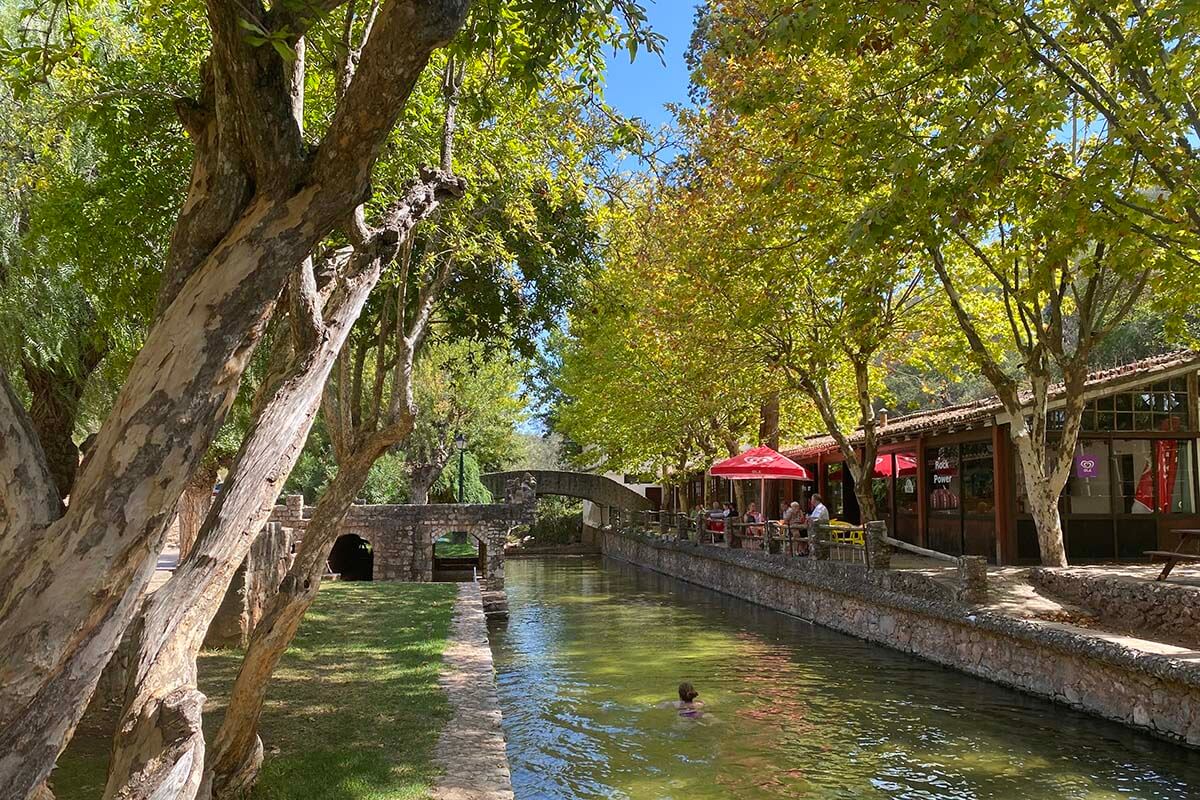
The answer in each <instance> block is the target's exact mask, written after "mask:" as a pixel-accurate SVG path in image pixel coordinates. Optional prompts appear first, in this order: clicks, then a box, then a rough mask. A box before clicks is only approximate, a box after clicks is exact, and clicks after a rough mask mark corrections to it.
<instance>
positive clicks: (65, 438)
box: [21, 346, 105, 499]
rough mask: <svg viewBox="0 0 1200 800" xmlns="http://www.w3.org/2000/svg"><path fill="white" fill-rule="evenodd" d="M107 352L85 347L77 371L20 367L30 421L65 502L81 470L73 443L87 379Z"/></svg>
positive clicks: (55, 366) (29, 365)
mask: <svg viewBox="0 0 1200 800" xmlns="http://www.w3.org/2000/svg"><path fill="white" fill-rule="evenodd" d="M104 350H105V348H103V347H99V346H88V347H85V348H84V351H83V352H82V353H81V354H80V356H79V361H78V363H77V364H76V365H75V368H74V369H71V368H70V367H69V366H68V365H67V364H63V363H61V362H55V363H54V364H52V365H48V366H38V365H35V364H32V363H29V362H26V363H24V364H22V366H21V372H22V374H23V376H24V378H25V386H26V387H27V388H28V389H29V418H30V419H31V420H32V421H33V430H34V432H35V433H36V434H37V438H38V441H39V442H41V445H42V451H43V452H44V453H45V454H46V462H47V464H48V465H49V467H50V474H51V475H52V476H53V477H54V483H55V486H57V487H58V494H59V496H60V497H62V498H63V499H66V497H67V495H69V494H70V493H71V488H72V487H73V486H74V485H75V473H76V471H77V469H78V467H79V448H78V447H77V446H76V445H75V439H74V436H75V420H76V418H77V417H78V416H79V401H80V399H81V398H82V397H83V390H84V388H85V387H86V386H87V380H88V377H89V376H90V375H91V374H92V373H93V372H94V371H95V370H96V367H97V366H98V365H99V364H100V360H101V359H102V358H103V357H104Z"/></svg>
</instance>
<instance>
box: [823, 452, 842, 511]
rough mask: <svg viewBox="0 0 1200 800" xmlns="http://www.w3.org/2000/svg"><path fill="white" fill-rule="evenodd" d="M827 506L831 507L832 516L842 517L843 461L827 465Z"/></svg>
mask: <svg viewBox="0 0 1200 800" xmlns="http://www.w3.org/2000/svg"><path fill="white" fill-rule="evenodd" d="M825 480H826V487H825V494H826V495H828V496H827V497H826V498H825V507H826V508H828V509H829V515H830V516H832V517H840V516H841V515H842V462H840V461H839V462H838V463H836V464H826V465H825Z"/></svg>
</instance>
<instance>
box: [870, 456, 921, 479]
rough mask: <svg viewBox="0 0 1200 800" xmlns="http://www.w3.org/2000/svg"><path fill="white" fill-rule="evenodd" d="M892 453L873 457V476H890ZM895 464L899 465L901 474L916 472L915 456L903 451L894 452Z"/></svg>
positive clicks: (913, 473)
mask: <svg viewBox="0 0 1200 800" xmlns="http://www.w3.org/2000/svg"><path fill="white" fill-rule="evenodd" d="M892 455H893V454H892V453H885V454H884V455H881V456H876V457H875V477H876V478H890V477H891V476H892V471H893V468H892ZM895 456H896V465H897V466H898V467H899V471H900V474H901V475H915V474H917V459H916V457H915V456H910V455H907V454H905V453H895Z"/></svg>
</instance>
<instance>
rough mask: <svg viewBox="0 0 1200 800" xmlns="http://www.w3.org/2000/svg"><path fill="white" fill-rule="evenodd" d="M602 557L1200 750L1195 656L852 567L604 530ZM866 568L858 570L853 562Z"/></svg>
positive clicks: (1199, 688) (1199, 692) (1198, 676)
mask: <svg viewBox="0 0 1200 800" xmlns="http://www.w3.org/2000/svg"><path fill="white" fill-rule="evenodd" d="M602 541H603V550H604V552H605V554H606V555H608V556H610V557H612V558H617V559H620V560H622V561H627V562H630V563H633V564H637V565H640V566H643V567H647V568H650V569H653V570H655V571H657V572H661V573H663V574H666V575H671V576H674V577H676V578H680V579H682V580H685V581H688V582H690V583H695V584H698V585H700V586H705V587H707V588H709V589H714V590H716V591H719V592H723V593H725V594H729V595H732V596H734V597H739V598H742V599H744V600H749V601H750V602H753V603H758V604H760V605H763V606H766V607H768V608H773V609H776V610H778V611H782V612H784V613H787V614H792V615H795V616H798V617H802V618H804V619H809V620H812V621H813V622H816V623H817V624H820V625H823V626H825V627H828V628H831V629H833V630H837V631H841V632H843V633H848V634H851V635H853V636H857V637H859V638H862V639H866V640H869V641H872V642H876V643H878V644H882V645H885V646H887V647H892V648H894V649H896V650H901V651H903V652H906V653H911V654H913V655H916V656H919V657H921V658H925V659H928V660H930V661H934V662H936V663H939V664H943V665H945V666H948V667H953V668H955V669H959V670H962V671H963V672H967V673H969V674H972V675H975V676H978V677H980V678H984V679H986V680H991V681H994V682H996V683H1000V684H1003V685H1005V686H1010V687H1012V688H1015V689H1020V690H1022V691H1025V692H1029V693H1030V694H1034V695H1037V696H1040V697H1044V698H1047V699H1050V700H1054V701H1056V702H1059V703H1062V704H1064V705H1069V706H1072V707H1074V708H1077V709H1080V710H1083V711H1088V712H1090V713H1093V714H1096V715H1099V716H1102V717H1106V718H1108V719H1111V720H1115V721H1117V722H1121V723H1124V724H1127V725H1130V726H1133V727H1137V728H1142V729H1145V730H1147V731H1150V732H1152V733H1155V734H1157V735H1160V736H1163V737H1165V738H1169V739H1173V740H1175V741H1178V742H1181V743H1186V744H1188V745H1191V746H1193V747H1200V664H1196V663H1195V662H1190V661H1181V660H1176V659H1171V658H1169V657H1165V656H1159V655H1154V654H1148V653H1143V652H1140V651H1135V650H1131V649H1129V648H1126V647H1123V646H1121V645H1119V644H1116V643H1114V642H1111V641H1107V640H1105V639H1101V638H1099V637H1090V636H1084V635H1081V634H1079V633H1076V632H1074V631H1071V630H1067V629H1063V628H1060V627H1055V626H1053V625H1050V624H1039V623H1034V622H1027V621H1024V620H1019V619H1015V618H1012V617H1008V616H1005V615H1002V614H997V613H994V612H989V611H982V610H979V609H976V608H972V607H971V606H970V605H968V604H966V603H963V602H960V601H955V600H950V599H946V598H944V597H937V596H935V593H933V592H931V593H929V594H927V595H913V594H906V593H902V592H900V591H896V588H897V587H896V585H895V584H894V583H893V584H891V585H889V584H888V583H887V581H888V580H893V581H894V580H895V579H896V578H895V577H894V576H895V575H899V573H893V577H891V578H888V577H887V573H886V572H885V573H884V575H883V576H880V577H879V578H878V579H875V578H868V579H864V577H866V576H865V570H863V571H860V572H858V573H855V572H852V571H851V570H850V569H849V567H851V566H852V565H845V564H836V563H833V564H831V563H821V562H815V561H805V560H792V561H784V560H783V559H780V558H776V557H770V556H764V555H763V554H761V553H753V552H744V551H738V550H725V549H721V548H715V547H706V546H697V545H695V544H691V543H684V542H661V541H656V540H652V539H649V538H643V537H634V536H628V535H623V534H618V533H612V532H605V533H604V534H603V539H602ZM859 569H860V570H862V568H861V567H860V568H859Z"/></svg>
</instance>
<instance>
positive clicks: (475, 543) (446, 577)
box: [433, 531, 487, 583]
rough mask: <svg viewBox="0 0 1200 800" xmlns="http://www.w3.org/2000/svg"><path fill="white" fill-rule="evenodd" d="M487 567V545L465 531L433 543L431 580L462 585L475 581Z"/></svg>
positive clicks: (440, 537)
mask: <svg viewBox="0 0 1200 800" xmlns="http://www.w3.org/2000/svg"><path fill="white" fill-rule="evenodd" d="M486 567H487V545H486V544H484V543H483V542H481V541H479V540H478V539H476V538H475V537H474V536H472V535H470V534H468V533H467V532H466V531H453V532H451V533H447V534H445V535H443V536H439V537H438V538H437V539H435V540H434V542H433V579H434V580H435V581H437V582H446V583H464V582H468V581H473V580H475V577H476V574H480V575H482V574H483V572H484V571H485V569H486Z"/></svg>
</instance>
